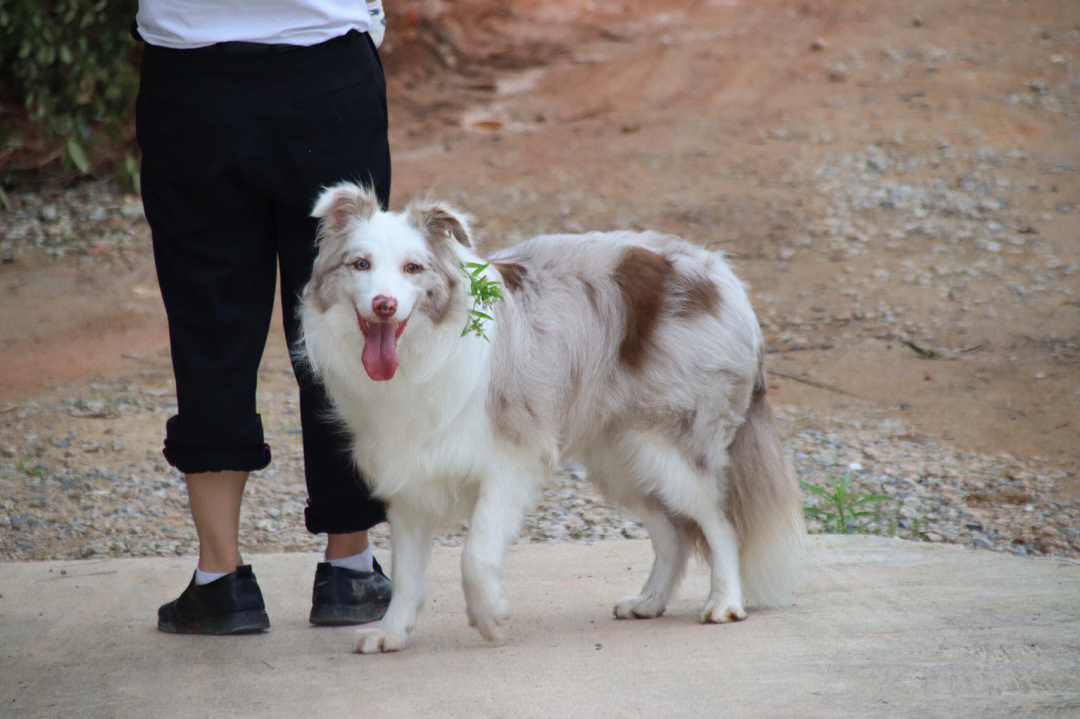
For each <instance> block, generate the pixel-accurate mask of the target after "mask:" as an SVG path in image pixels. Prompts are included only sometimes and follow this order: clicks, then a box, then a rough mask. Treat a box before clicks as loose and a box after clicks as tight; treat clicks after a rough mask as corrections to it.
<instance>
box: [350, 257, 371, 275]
mask: <svg viewBox="0 0 1080 719" xmlns="http://www.w3.org/2000/svg"><path fill="white" fill-rule="evenodd" d="M352 268H353V269H354V270H356V271H358V272H363V271H364V270H369V269H371V263H370V262H368V261H367V260H365V259H359V260H356V261H355V262H353V263H352Z"/></svg>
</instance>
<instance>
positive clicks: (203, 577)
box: [195, 567, 232, 586]
mask: <svg viewBox="0 0 1080 719" xmlns="http://www.w3.org/2000/svg"><path fill="white" fill-rule="evenodd" d="M231 573H232V572H204V571H203V570H201V569H199V568H198V567H195V584H196V585H199V586H202V585H203V584H209V583H210V582H212V581H214V580H215V579H221V578H222V577H224V576H226V575H228V574H231Z"/></svg>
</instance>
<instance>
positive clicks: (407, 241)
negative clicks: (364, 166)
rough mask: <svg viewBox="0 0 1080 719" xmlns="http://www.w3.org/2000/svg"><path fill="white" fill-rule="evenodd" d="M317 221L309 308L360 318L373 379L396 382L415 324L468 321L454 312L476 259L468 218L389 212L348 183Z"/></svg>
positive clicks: (435, 209)
mask: <svg viewBox="0 0 1080 719" xmlns="http://www.w3.org/2000/svg"><path fill="white" fill-rule="evenodd" d="M312 215H313V216H314V217H318V218H321V224H320V230H319V246H318V255H317V256H316V259H315V266H314V269H313V271H312V276H311V281H310V282H309V283H308V285H307V287H306V288H305V289H304V303H305V304H306V305H308V306H311V307H314V308H315V309H316V310H317V311H319V312H322V313H325V312H327V311H329V310H330V308H332V307H334V306H336V305H346V306H350V307H351V308H352V310H353V311H355V314H356V324H357V327H358V328H359V330H360V333H361V335H362V336H363V343H364V344H363V350H362V356H361V359H362V361H363V364H364V369H365V370H366V371H367V374H368V376H370V377H371V379H373V380H388V379H391V378H392V377H393V376H394V373H395V372H396V371H397V367H398V340H399V339H400V338H401V337H402V336H403V334H404V333H405V332H406V327H407V326H409V325H410V323H412V325H413V327H414V328H415V329H420V327H417V325H421V326H422V325H425V324H427V325H429V327H428V328H429V329H430V328H431V327H437V326H441V325H443V324H445V323H447V322H456V321H459V320H460V321H463V319H462V316H461V311H454V310H455V307H456V306H458V305H461V306H463V305H464V300H463V298H461V297H460V295H461V294H462V285H463V282H464V277H463V275H462V271H461V268H460V265H461V262H462V261H465V260H467V259H470V258H472V257H473V255H472V254H471V252H469V248H470V247H471V242H470V239H469V225H468V220H467V219H466V217H465V216H464V215H463V214H462V213H460V212H459V211H457V210H455V209H454V208H452V207H449V206H447V205H444V204H441V203H434V202H423V201H418V202H414V203H413V204H411V205H409V207H407V208H406V210H405V211H404V212H401V213H392V212H384V211H382V210H381V209H380V207H379V202H378V200H377V199H376V197H375V195H374V194H373V193H372V192H371V191H370V190H368V189H366V188H364V187H361V186H359V185H355V184H352V183H342V184H339V185H336V186H334V187H330V188H328V189H326V190H325V191H323V193H322V194H321V195H320V196H319V198H318V200H317V201H316V202H315V208H314V209H313V210H312ZM411 331H412V330H410V332H411Z"/></svg>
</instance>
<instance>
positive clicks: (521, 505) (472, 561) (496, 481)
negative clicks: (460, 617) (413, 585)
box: [461, 463, 536, 641]
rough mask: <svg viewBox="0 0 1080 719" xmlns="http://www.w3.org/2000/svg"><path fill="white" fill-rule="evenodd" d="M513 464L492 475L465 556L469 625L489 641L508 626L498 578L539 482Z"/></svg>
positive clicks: (481, 497)
mask: <svg viewBox="0 0 1080 719" xmlns="http://www.w3.org/2000/svg"><path fill="white" fill-rule="evenodd" d="M514 464H516V463H511V464H509V466H507V465H506V464H504V465H503V466H502V468H501V471H500V472H499V476H497V477H489V478H488V479H486V480H485V481H484V483H483V485H482V486H481V487H480V492H479V496H478V497H477V501H476V506H475V507H474V509H473V513H472V518H471V519H470V521H469V536H468V538H467V539H466V540H465V547H464V549H463V550H462V553H461V581H462V586H463V588H464V590H465V605H466V609H467V611H468V615H469V625H470V626H474V627H476V629H477V630H478V631H479V632H480V634H481V635H482V636H483V637H484V639H487V640H489V641H492V640H495V639H498V638H500V637H501V635H502V627H503V625H504V624H505V623H506V619H507V604H506V599H504V598H503V595H502V587H501V586H500V580H499V577H500V574H501V573H502V563H503V557H504V556H505V554H506V548H507V547H508V546H509V544H510V542H511V541H513V539H514V537H515V536H516V535H517V533H518V531H519V530H520V528H521V521H522V518H523V517H524V515H525V508H526V507H527V506H528V503H529V501H530V499H531V498H532V492H533V486H534V482H535V480H536V477H534V476H528V475H524V474H522V473H521V472H522V468H521V467H520V466H514Z"/></svg>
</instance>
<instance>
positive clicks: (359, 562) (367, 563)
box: [326, 544, 375, 572]
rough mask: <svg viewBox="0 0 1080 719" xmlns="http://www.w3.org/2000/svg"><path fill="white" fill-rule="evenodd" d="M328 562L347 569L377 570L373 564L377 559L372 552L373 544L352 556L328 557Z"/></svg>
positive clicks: (358, 570) (360, 570)
mask: <svg viewBox="0 0 1080 719" xmlns="http://www.w3.org/2000/svg"><path fill="white" fill-rule="evenodd" d="M326 561H327V562H329V563H330V564H331V566H334V567H344V568H345V569H351V570H353V571H354V572H371V571H374V570H375V565H374V564H372V562H373V561H375V555H374V554H372V552H371V545H370V544H369V545H368V548H367V549H365V550H364V551H362V552H360V554H354V555H352V556H351V557H342V558H341V559H327V560H326Z"/></svg>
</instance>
